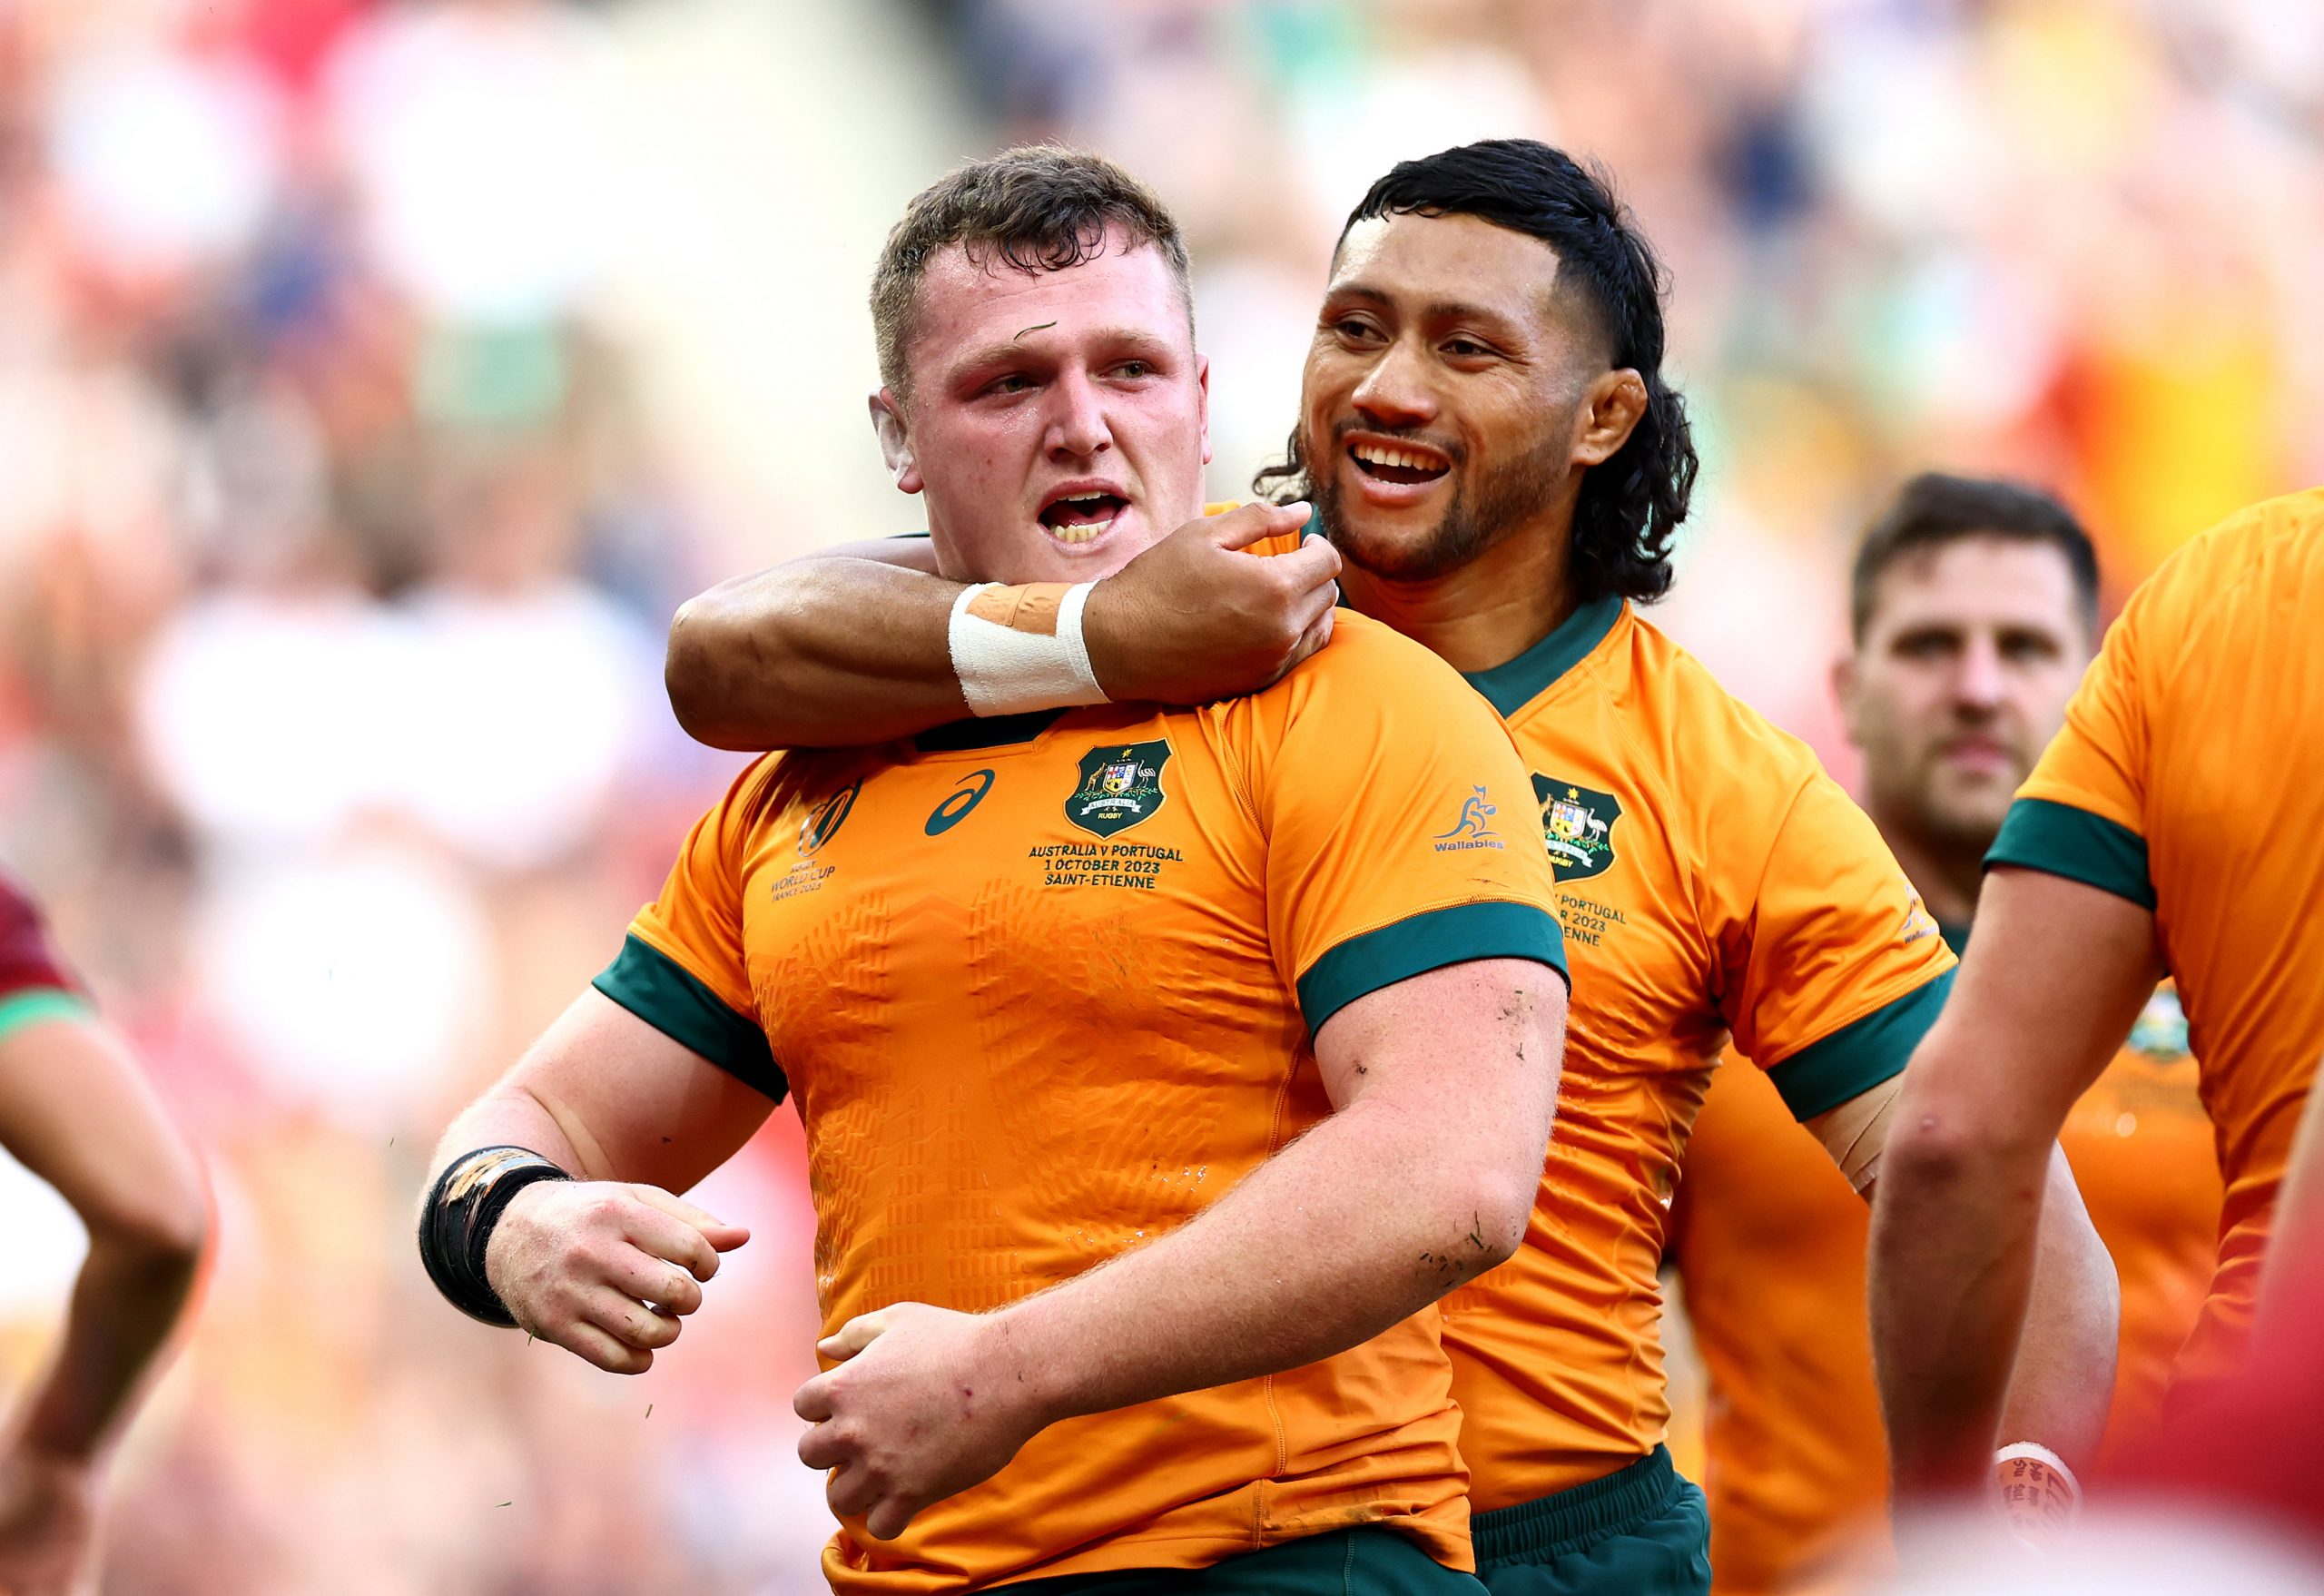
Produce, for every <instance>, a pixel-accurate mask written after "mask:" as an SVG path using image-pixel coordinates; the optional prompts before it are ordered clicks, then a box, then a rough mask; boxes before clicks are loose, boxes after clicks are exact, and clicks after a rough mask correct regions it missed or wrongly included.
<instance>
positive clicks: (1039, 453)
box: [872, 232, 1210, 583]
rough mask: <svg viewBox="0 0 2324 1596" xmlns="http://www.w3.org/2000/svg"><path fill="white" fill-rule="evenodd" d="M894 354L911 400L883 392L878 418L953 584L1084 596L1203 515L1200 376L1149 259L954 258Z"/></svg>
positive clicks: (943, 255)
mask: <svg viewBox="0 0 2324 1596" xmlns="http://www.w3.org/2000/svg"><path fill="white" fill-rule="evenodd" d="M904 355H905V360H906V364H907V369H908V370H909V373H910V379H911V388H910V392H909V393H908V394H907V395H905V396H902V397H901V398H900V397H899V396H898V395H896V394H895V393H893V392H892V391H891V390H890V389H881V391H880V393H879V394H878V395H876V396H875V397H874V398H873V400H872V415H873V420H874V422H875V423H876V424H877V425H878V426H879V428H880V432H881V444H882V447H883V448H885V449H886V451H887V454H888V459H889V464H890V466H891V468H892V469H893V470H894V472H895V477H896V485H897V486H898V487H899V488H902V489H903V490H904V491H905V492H907V493H920V494H924V495H925V496H926V497H927V500H928V527H929V532H930V534H931V537H933V538H934V540H935V544H936V554H937V559H938V562H939V564H940V566H941V568H942V570H943V572H944V574H945V575H946V576H950V577H952V578H953V579H955V580H957V581H974V582H1010V583H1017V582H1087V581H1093V580H1095V579H1096V578H1098V577H1100V576H1107V575H1109V574H1110V573H1112V572H1114V571H1116V570H1118V569H1119V568H1120V567H1121V566H1123V565H1124V564H1126V563H1127V562H1128V560H1129V558H1130V557H1132V556H1133V555H1136V554H1137V553H1138V552H1139V551H1140V550H1141V549H1144V548H1146V547H1148V546H1149V545H1151V544H1153V543H1155V542H1156V541H1157V540H1158V539H1159V538H1161V537H1163V536H1165V535H1166V534H1167V533H1168V532H1169V531H1170V530H1171V529H1172V528H1174V527H1178V526H1180V525H1182V524H1183V523H1185V522H1187V521H1189V520H1191V519H1193V518H1194V517H1196V516H1198V515H1200V514H1201V513H1202V503H1203V466H1204V464H1205V463H1206V461H1207V460H1208V459H1209V458H1210V438H1209V366H1208V362H1206V360H1203V359H1202V358H1201V357H1200V356H1199V355H1197V354H1196V352H1195V347H1194V331H1193V328H1192V326H1191V324H1190V319H1189V316H1188V312H1187V303H1186V300H1185V298H1184V296H1183V294H1182V292H1181V291H1180V289H1179V285H1178V282H1177V278H1176V276H1175V275H1174V274H1173V272H1172V271H1171V270H1170V267H1169V264H1168V262H1167V261H1166V260H1165V259H1164V258H1163V256H1162V253H1161V251H1158V250H1157V249H1155V248H1154V247H1153V246H1152V245H1150V244H1136V245H1129V246H1128V247H1125V240H1124V238H1123V236H1122V235H1121V234H1119V233H1118V232H1108V235H1107V238H1106V242H1105V247H1104V248H1103V249H1102V250H1101V251H1098V252H1097V253H1095V254H1092V255H1091V256H1089V257H1088V259H1086V260H1084V261H1080V262H1079V263H1078V264H1076V265H1072V266H1067V267H1064V268H1062V269H1060V270H1058V271H1030V272H1028V271H1019V270H1018V269H1017V268H1015V267H1013V266H1010V265H1009V264H1008V263H1007V262H1006V261H1001V260H999V259H998V258H994V259H990V260H986V261H977V260H972V259H970V255H969V252H968V251H967V250H966V249H965V248H963V247H962V246H960V245H958V244H954V245H951V246H950V247H949V248H947V249H945V250H943V251H940V253H938V254H937V255H936V256H935V257H934V258H932V259H931V261H929V262H928V266H927V269H926V271H925V273H924V275H923V276H922V279H921V285H920V291H919V298H918V302H917V306H916V309H915V312H914V316H913V320H912V334H911V340H910V341H909V342H908V343H907V344H906V346H905V349H904Z"/></svg>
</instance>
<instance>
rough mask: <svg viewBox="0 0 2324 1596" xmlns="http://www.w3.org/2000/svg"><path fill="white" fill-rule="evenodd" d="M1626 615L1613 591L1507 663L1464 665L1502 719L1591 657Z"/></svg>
mask: <svg viewBox="0 0 2324 1596" xmlns="http://www.w3.org/2000/svg"><path fill="white" fill-rule="evenodd" d="M1621 616H1622V596H1621V595H1620V594H1619V593H1610V594H1608V595H1607V596H1605V597H1603V598H1600V599H1595V600H1592V601H1591V602H1590V603H1589V604H1585V605H1583V606H1581V608H1580V609H1578V610H1575V611H1574V612H1573V613H1572V614H1571V615H1570V616H1566V618H1565V619H1564V620H1563V621H1561V622H1560V623H1559V624H1558V626H1557V627H1556V629H1555V630H1553V631H1551V634H1550V635H1548V636H1546V637H1544V638H1542V639H1541V641H1540V642H1539V643H1536V644H1535V645H1533V646H1532V647H1531V648H1529V649H1527V650H1526V651H1525V652H1524V653H1522V654H1521V655H1518V656H1517V657H1516V658H1515V659H1512V660H1511V661H1510V662H1509V663H1508V664H1506V665H1495V666H1493V667H1492V669H1491V670H1489V671H1465V672H1463V673H1462V675H1465V676H1467V677H1468V679H1469V685H1470V686H1472V687H1474V688H1475V689H1476V690H1477V691H1478V692H1480V693H1482V694H1483V695H1485V702H1486V703H1488V704H1492V706H1493V708H1494V709H1496V710H1498V711H1499V712H1500V714H1501V717H1502V719H1503V720H1506V719H1508V718H1509V717H1510V716H1511V715H1513V714H1516V713H1517V712H1518V711H1519V710H1521V709H1522V708H1524V707H1525V706H1526V705H1527V704H1531V703H1532V702H1533V700H1535V699H1536V698H1539V697H1540V696H1541V695H1542V694H1544V693H1546V692H1548V691H1549V689H1550V685H1551V683H1553V682H1555V681H1556V680H1557V679H1558V678H1559V677H1560V676H1562V675H1565V674H1566V672H1568V671H1570V670H1571V669H1573V667H1574V666H1576V665H1580V664H1581V662H1582V661H1583V660H1585V659H1587V658H1589V657H1590V650H1591V649H1593V648H1595V647H1597V646H1598V645H1600V643H1603V642H1604V641H1605V640H1606V634H1607V633H1609V632H1610V631H1612V630H1613V629H1614V623H1615V622H1616V621H1618V620H1620V619H1621Z"/></svg>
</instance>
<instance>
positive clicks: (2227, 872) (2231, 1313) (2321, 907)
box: [1991, 490, 2324, 1375]
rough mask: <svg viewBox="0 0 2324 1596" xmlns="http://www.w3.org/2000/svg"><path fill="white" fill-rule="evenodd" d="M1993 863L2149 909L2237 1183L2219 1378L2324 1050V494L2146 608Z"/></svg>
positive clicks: (2196, 1351) (2205, 1359)
mask: <svg viewBox="0 0 2324 1596" xmlns="http://www.w3.org/2000/svg"><path fill="white" fill-rule="evenodd" d="M1991 858H1992V861H1993V862H1994V863H1996V864H2001V865H2010V864H2019V865H2024V866H2028V867H2030V868H2034V869H2040V870H2043V871H2047V872H2050V873H2053V874H2057V875H2063V876H2066V877H2069V878H2072V879H2075V880H2079V881H2083V882H2088V883H2089V884H2091V885H2093V886H2098V887H2101V888H2103V889H2104V890H2106V891H2109V892H2114V893H2116V894H2118V895H2119V896H2122V897H2124V898H2126V899H2129V900H2130V901H2133V902H2139V903H2143V904H2146V905H2148V906H2150V907H2152V909H2153V911H2154V913H2155V925H2156V933H2157V938H2158V941H2159V942H2160V944H2161V947H2162V955H2163V958H2164V961H2165V962H2166V963H2167V965H2168V966H2169V969H2170V971H2171V975H2172V977H2173V978H2174V979H2175V980H2176V981H2177V984H2178V990H2179V995H2180V999H2181V1002H2182V1003H2183V1004H2184V1006H2185V1010H2186V1014H2187V1020H2188V1026H2189V1035H2190V1038H2191V1044H2192V1047H2193V1050H2194V1053H2195V1056H2196V1058H2197V1059H2200V1060H2201V1089H2202V1097H2203V1102H2204V1106H2205V1107H2206V1108H2208V1109H2209V1110H2210V1113H2211V1118H2212V1120H2213V1122H2214V1123H2215V1125H2216V1126H2217V1128H2218V1146H2219V1152H2220V1162H2221V1171H2222V1173H2223V1174H2224V1176H2225V1177H2226V1181H2227V1195H2226V1205H2225V1211H2224V1213H2223V1215H2222V1217H2221V1249H2220V1265H2219V1273H2218V1276H2217V1277H2216V1278H2215V1280H2214V1282H2213V1286H2212V1292H2211V1301H2210V1302H2209V1304H2208V1305H2207V1306H2206V1308H2205V1313H2204V1319H2203V1322H2202V1324H2201V1326H2199V1328H2198V1330H2197V1332H2196V1335H2195V1337H2194V1340H2193V1341H2192V1342H2191V1344H2190V1346H2189V1349H2188V1354H2187V1357H2186V1359H2185V1361H2184V1364H2183V1365H2182V1367H2183V1369H2184V1371H2185V1372H2189V1373H2192V1374H2199V1375H2203V1374H2215V1373H2219V1372H2221V1370H2223V1369H2224V1368H2225V1367H2226V1366H2228V1365H2229V1364H2230V1363H2231V1361H2232V1358H2233V1355H2234V1352H2235V1348H2236V1346H2237V1345H2238V1344H2239V1342H2240V1338H2241V1333H2242V1329H2243V1327H2244V1325H2246V1324H2247V1323H2248V1320H2249V1316H2250V1306H2251V1302H2252V1299H2253V1295H2254V1292H2255V1289H2256V1286H2257V1281H2258V1267H2259V1262H2260V1254H2261V1251H2262V1249H2263V1247H2264V1245H2265V1242H2266V1238H2267V1235H2268V1231H2269V1227H2270V1219H2271V1216H2272V1210H2273V1207H2274V1204H2275V1197H2276V1191H2277V1187H2278V1186H2279V1185H2280V1181H2281V1179H2282V1176H2283V1170H2284V1167H2285V1161H2286V1158H2287V1157H2288V1156H2289V1153H2290V1146H2291V1138H2292V1134H2293V1130H2294V1128H2295V1127H2296V1126H2297V1124H2298V1122H2299V1112H2300V1108H2301V1106H2302V1105H2303V1103H2304V1102H2305V1101H2306V1098H2307V1094H2308V1090H2309V1084H2310V1082H2311V1080H2312V1079H2313V1078H2314V1075H2315V1071H2316V1066H2317V1059H2318V1055H2319V1052H2324V980H2319V978H2318V974H2317V972H2318V971H2319V970H2324V490H2314V491H2310V492H2308V493H2303V494H2299V495H2295V496H2292V497H2290V498H2280V499H2275V500H2272V501H2270V502H2268V503H2265V504H2261V505H2258V506H2255V507H2252V508H2250V509H2248V510H2245V511H2243V512H2241V513H2240V514H2239V515H2237V516H2235V517H2230V519H2229V520H2227V521H2226V522H2223V523H2222V524H2221V525H2220V526H2218V527H2214V528H2212V529H2211V531H2209V532H2207V533H2205V534H2203V535H2202V536H2201V537H2198V538H2197V539H2195V540H2194V541H2193V542H2192V543H2191V544H2189V545H2188V546H2187V547H2184V548H2182V549H2181V550H2180V551H2179V552H2178V553H2177V554H2175V555H2173V556H2172V557H2171V559H2169V560H2168V561H2166V562H2165V563H2164V565H2163V566H2162V569H2161V570H2159V571H2157V572H2156V573H2155V575H2154V576H2152V578H2150V579H2149V580H2148V581H2147V583H2146V584H2145V585H2144V586H2142V587H2141V588H2140V589H2139V591H2138V592H2137V593H2136V594H2134V595H2133V596H2132V599H2131V602H2130V604H2129V605H2128V606H2126V607H2125V609H2124V611H2123V613H2122V618H2121V619H2120V620H2119V621H2118V622H2116V624H2115V626H2114V627H2113V629H2112V631H2111V632H2110V633H2109V634H2108V636H2107V639H2106V643H2105V646H2104V647H2103V648H2102V650H2101V652H2100V654H2099V657H2098V659H2097V661H2096V662H2095V663H2093V665H2092V666H2091V668H2090V673H2089V675H2086V676H2085V677H2084V678H2083V685H2082V687H2081V688H2080V690H2079V691H2078V692H2077V693H2076V695H2075V696H2074V700H2073V704H2072V705H2071V706H2070V707H2069V708H2068V710H2067V714H2066V726H2065V730H2064V731H2063V732H2062V733H2061V734H2060V735H2059V736H2058V738H2057V740H2056V741H2055V742H2053V744H2051V746H2050V748H2049V750H2048V751H2047V752H2046V753H2045V754H2043V757H2042V761H2041V764H2039V765H2038V766H2036V768H2035V770H2034V772H2033V775H2032V776H2031V777H2030V778H2028V780H2027V782H2026V783H2025V785H2024V788H2023V789H2021V790H2020V793H2019V795H2018V801H2017V803H2015V804H2014V806H2013V807H2012V810H2011V813H2010V816H2009V819H2008V821H2007V822H2006V823H2004V826H2003V828H2002V833H2001V837H2000V839H1999V840H1998V841H1997V842H1995V843H1994V851H1993V853H1992V856H1991Z"/></svg>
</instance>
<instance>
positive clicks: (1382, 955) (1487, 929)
mask: <svg viewBox="0 0 2324 1596" xmlns="http://www.w3.org/2000/svg"><path fill="white" fill-rule="evenodd" d="M1472 959H1531V960H1533V961H1535V962H1537V963H1541V964H1546V965H1548V966H1549V967H1550V968H1551V970H1556V971H1557V972H1558V974H1560V975H1561V976H1566V968H1565V932H1564V931H1563V930H1562V929H1561V927H1560V926H1559V924H1558V917H1557V916H1556V915H1554V914H1552V913H1551V912H1550V911H1548V910H1546V909H1543V908H1540V907H1538V906H1536V905H1534V904H1531V903H1505V902H1504V903H1455V904H1454V905H1453V906H1452V908H1450V909H1433V910H1430V911H1428V912H1427V913H1425V914H1415V915H1413V916H1411V917H1410V918H1409V919H1405V920H1399V921H1395V922H1394V923H1393V924H1391V925H1384V926H1382V927H1381V928H1380V929H1379V930H1378V931H1365V932H1364V934H1363V935H1362V936H1356V937H1350V938H1349V939H1348V940H1347V941H1344V942H1342V943H1340V944H1339V945H1338V946H1337V947H1335V948H1334V949H1332V950H1331V951H1329V952H1327V953H1325V954H1324V956H1323V957H1322V958H1321V959H1318V960H1316V961H1315V963H1314V964H1312V965H1310V966H1309V967H1308V970H1307V973H1306V974H1305V975H1303V976H1301V977H1300V978H1299V1008H1300V1011H1301V1012H1302V1013H1304V1014H1305V1015H1306V1017H1307V1030H1308V1034H1309V1035H1311V1036H1312V1035H1314V1034H1315V1032H1316V1031H1319V1030H1323V1029H1324V1021H1325V1020H1329V1019H1330V1018H1331V1017H1332V1016H1333V1015H1334V1014H1336V1013H1338V1012H1339V1011H1340V1010H1343V1009H1344V1008H1346V1007H1347V1006H1348V1005H1349V1004H1350V1003H1353V1002H1354V1001H1355V1000H1357V999H1358V998H1361V997H1363V996H1364V994H1365V993H1367V992H1376V991H1378V990H1380V989H1381V988H1382V987H1387V986H1393V985H1395V984H1396V983H1397V982H1398V981H1400V980H1410V979H1411V978H1412V977H1413V976H1415V975H1425V974H1427V973H1428V972H1429V971H1430V970H1442V969H1443V967H1444V966H1446V965H1448V964H1462V963H1466V962H1467V961H1470V960H1472ZM1566 980H1567V981H1568V983H1569V984H1571V980H1572V978H1571V976H1566Z"/></svg>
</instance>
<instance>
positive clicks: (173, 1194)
mask: <svg viewBox="0 0 2324 1596" xmlns="http://www.w3.org/2000/svg"><path fill="white" fill-rule="evenodd" d="M83 1220H84V1223H85V1224H86V1225H87V1226H88V1227H89V1247H90V1250H91V1251H92V1252H97V1251H104V1252H107V1253H110V1254H112V1255H113V1256H116V1257H119V1258H122V1259H124V1260H131V1261H133V1262H134V1263H135V1264H136V1265H137V1266H138V1267H139V1268H140V1270H141V1271H142V1272H143V1273H145V1274H149V1275H151V1276H155V1277H156V1278H179V1277H182V1278H184V1279H189V1280H190V1279H192V1276H193V1275H194V1272H195V1271H196V1270H197V1269H199V1268H200V1267H201V1266H202V1255H203V1254H204V1253H205V1252H206V1251H207V1250H208V1248H209V1246H210V1238H211V1230H212V1224H211V1214H210V1199H209V1193H208V1191H207V1190H206V1189H205V1187H203V1185H202V1180H201V1177H199V1176H198V1175H196V1174H194V1173H192V1171H191V1170H188V1171H186V1172H185V1173H183V1174H182V1176H181V1177H179V1178H176V1179H172V1180H170V1181H167V1182H165V1183H163V1184H162V1185H160V1186H158V1187H155V1188H154V1189H153V1190H151V1191H147V1192H143V1193H140V1194H138V1196H137V1197H135V1198H134V1199H133V1200H125V1201H122V1202H119V1203H115V1204H113V1205H111V1206H109V1207H106V1208H104V1209H103V1210H100V1211H98V1212H95V1213H90V1214H84V1216H83Z"/></svg>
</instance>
